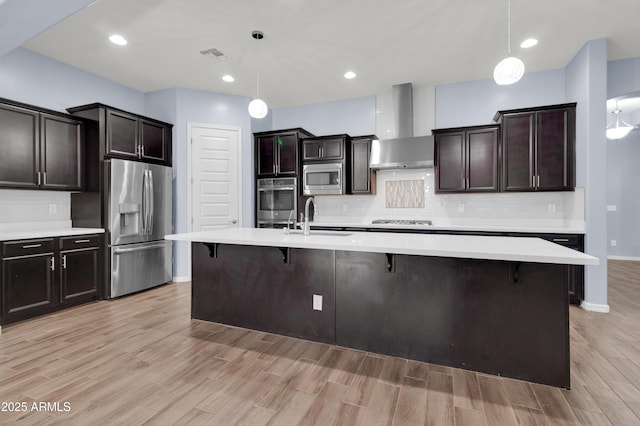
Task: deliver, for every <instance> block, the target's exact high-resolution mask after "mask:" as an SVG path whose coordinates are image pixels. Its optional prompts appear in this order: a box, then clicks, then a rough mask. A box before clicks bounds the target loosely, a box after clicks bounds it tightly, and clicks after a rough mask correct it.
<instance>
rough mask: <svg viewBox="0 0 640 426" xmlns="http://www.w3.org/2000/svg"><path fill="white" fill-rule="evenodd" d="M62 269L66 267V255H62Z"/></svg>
mask: <svg viewBox="0 0 640 426" xmlns="http://www.w3.org/2000/svg"><path fill="white" fill-rule="evenodd" d="M62 269H67V255H66V254H64V255H62Z"/></svg>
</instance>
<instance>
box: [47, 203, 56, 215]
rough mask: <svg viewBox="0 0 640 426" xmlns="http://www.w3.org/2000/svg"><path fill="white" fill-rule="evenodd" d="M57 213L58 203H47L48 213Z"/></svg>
mask: <svg viewBox="0 0 640 426" xmlns="http://www.w3.org/2000/svg"><path fill="white" fill-rule="evenodd" d="M57 213H58V205H57V204H53V203H49V214H57Z"/></svg>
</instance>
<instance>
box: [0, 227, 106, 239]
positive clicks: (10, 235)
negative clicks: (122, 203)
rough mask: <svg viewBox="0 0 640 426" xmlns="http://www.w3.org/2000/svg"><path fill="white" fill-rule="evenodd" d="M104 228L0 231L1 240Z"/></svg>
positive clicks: (94, 231)
mask: <svg viewBox="0 0 640 426" xmlns="http://www.w3.org/2000/svg"><path fill="white" fill-rule="evenodd" d="M102 233H104V229H102V228H59V229H39V230H22V231H7V230H4V231H0V241H12V240H26V239H32V238H51V237H65V236H71V235H85V234H102Z"/></svg>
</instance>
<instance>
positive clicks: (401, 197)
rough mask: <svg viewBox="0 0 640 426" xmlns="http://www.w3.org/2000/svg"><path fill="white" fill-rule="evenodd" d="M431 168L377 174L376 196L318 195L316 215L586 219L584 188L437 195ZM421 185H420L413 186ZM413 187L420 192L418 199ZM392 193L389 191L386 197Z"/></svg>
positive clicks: (384, 217)
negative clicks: (557, 190)
mask: <svg viewBox="0 0 640 426" xmlns="http://www.w3.org/2000/svg"><path fill="white" fill-rule="evenodd" d="M434 173H435V172H434V169H412V170H379V171H378V173H377V179H378V182H377V187H378V194H376V195H352V196H322V197H316V215H317V217H318V218H319V219H321V218H322V217H335V216H341V217H345V216H348V217H350V218H354V219H358V218H383V219H388V218H394V219H402V218H411V219H418V218H424V219H433V218H448V219H466V218H473V219H485V218H486V219H494V220H495V219H505V220H508V219H549V220H575V221H584V190H583V189H582V188H576V190H575V191H573V192H571V191H567V192H509V193H507V192H499V193H476V194H435V192H434V188H435V185H434ZM416 181H420V182H422V185H421V186H420V185H417V184H416V183H415V182H416ZM416 188H421V191H422V196H418V195H417V194H416V193H415V191H416ZM390 191H391V193H390Z"/></svg>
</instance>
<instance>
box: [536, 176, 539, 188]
mask: <svg viewBox="0 0 640 426" xmlns="http://www.w3.org/2000/svg"><path fill="white" fill-rule="evenodd" d="M536 188H540V175H538V176H536Z"/></svg>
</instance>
